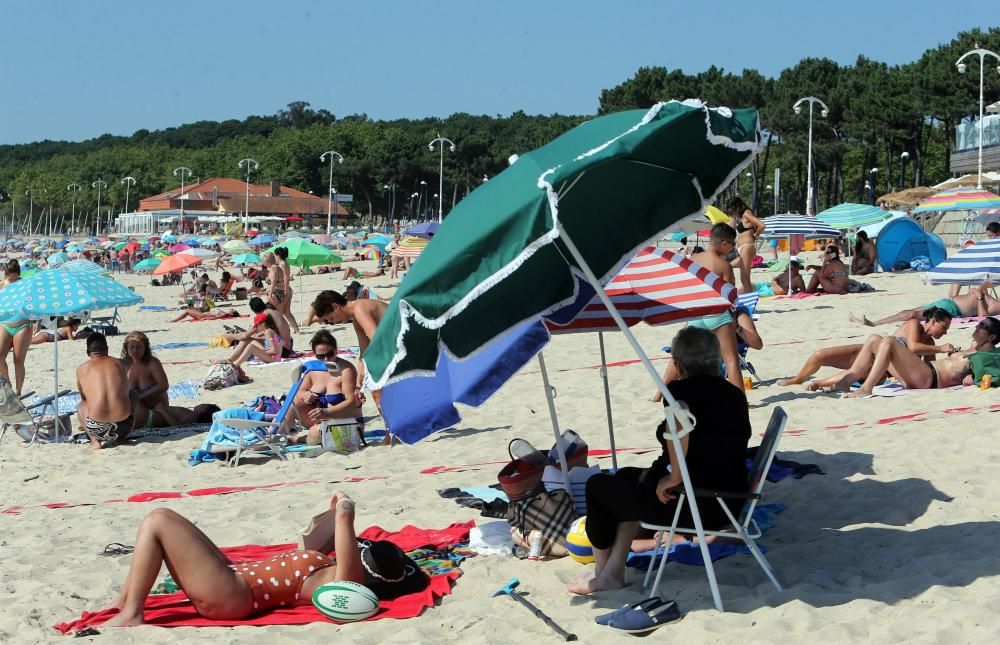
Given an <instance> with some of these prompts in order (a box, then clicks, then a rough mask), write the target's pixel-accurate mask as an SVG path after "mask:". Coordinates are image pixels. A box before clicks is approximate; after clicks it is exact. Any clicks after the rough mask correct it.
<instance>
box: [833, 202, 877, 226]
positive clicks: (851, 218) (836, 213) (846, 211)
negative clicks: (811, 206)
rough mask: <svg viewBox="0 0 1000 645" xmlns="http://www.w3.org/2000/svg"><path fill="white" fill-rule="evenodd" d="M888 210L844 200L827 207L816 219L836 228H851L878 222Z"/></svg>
mask: <svg viewBox="0 0 1000 645" xmlns="http://www.w3.org/2000/svg"><path fill="white" fill-rule="evenodd" d="M889 215H890V213H889V211H887V210H884V209H882V208H879V207H878V206H871V205H869V204H852V203H851V202H844V203H843V204H838V205H836V206H834V207H833V208H828V209H826V210H825V211H823V212H822V213H820V214H819V215H817V216H816V219H817V220H819V221H820V222H823V223H824V224H828V225H830V226H832V227H833V228H837V229H851V228H860V227H862V226H867V225H868V224H878V223H879V222H881V221H884V220H886V219H888V218H889Z"/></svg>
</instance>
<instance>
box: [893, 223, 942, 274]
mask: <svg viewBox="0 0 1000 645" xmlns="http://www.w3.org/2000/svg"><path fill="white" fill-rule="evenodd" d="M875 246H876V248H877V249H878V263H879V264H880V265H882V270H883V271H892V267H893V266H895V265H896V264H897V263H899V262H907V263H908V262H909V261H910V260H912V259H913V258H915V257H917V256H918V255H923V256H926V257H928V258H930V261H931V267H936V266H937V265H939V264H941V263H942V262H944V260H945V258H947V257H948V251H947V250H946V249H945V246H944V241H943V240H942V239H941V238H940V237H938V236H937V235H935V234H934V233H925V232H924V231H923V229H921V228H920V225H919V224H917V223H916V222H914V221H913V220H912V219H909V218H902V217H901V218H898V219H894V220H891V221H889V223H888V224H886V225H885V227H884V228H883V229H882V230H881V231H879V233H878V240H877V241H876V242H875Z"/></svg>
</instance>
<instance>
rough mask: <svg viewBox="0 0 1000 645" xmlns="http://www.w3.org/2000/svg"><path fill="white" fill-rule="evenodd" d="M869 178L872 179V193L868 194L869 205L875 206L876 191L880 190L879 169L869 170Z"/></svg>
mask: <svg viewBox="0 0 1000 645" xmlns="http://www.w3.org/2000/svg"><path fill="white" fill-rule="evenodd" d="M868 176H869V177H870V179H869V180H868V187H869V188H870V189H871V190H870V192H869V193H868V203H869V204H874V203H875V191H877V190H878V168H872V169H871V170H869V171H868Z"/></svg>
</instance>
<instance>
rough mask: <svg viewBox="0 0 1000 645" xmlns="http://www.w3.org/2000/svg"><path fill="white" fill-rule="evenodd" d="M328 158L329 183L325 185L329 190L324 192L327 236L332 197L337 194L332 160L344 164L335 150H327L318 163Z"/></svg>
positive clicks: (330, 227) (330, 218)
mask: <svg viewBox="0 0 1000 645" xmlns="http://www.w3.org/2000/svg"><path fill="white" fill-rule="evenodd" d="M327 157H330V183H329V184H327V187H328V188H329V189H328V190H327V191H326V234H327V235H329V234H330V231H331V230H333V228H332V224H331V221H332V218H333V217H332V216H333V196H334V194H335V193H336V192H337V191H336V190H334V189H333V158H334V157H336V158H337V162H338V163H344V155H342V154H340V153H339V152H337V151H336V150H327V151H326V152H324V153H323V154H321V155H320V156H319V160H320V162H321V163H322V162H324V161H326V158H327Z"/></svg>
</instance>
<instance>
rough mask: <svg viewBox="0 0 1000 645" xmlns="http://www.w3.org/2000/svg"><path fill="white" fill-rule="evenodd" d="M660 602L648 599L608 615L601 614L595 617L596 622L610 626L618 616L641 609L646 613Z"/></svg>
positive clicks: (654, 598)
mask: <svg viewBox="0 0 1000 645" xmlns="http://www.w3.org/2000/svg"><path fill="white" fill-rule="evenodd" d="M660 602H661V601H660V599H659V598H657V597H656V596H654V597H652V598H646V599H645V600H643V601H641V602H637V603H636V604H634V605H622V606H621V607H619V608H618V609H616V610H614V611H612V612H609V613H607V614H601V615H600V616H597V617H595V618H594V622H595V623H597V624H598V625H610V624H611V621H612V620H614V619H615V617H616V616H621V615H622V614H624V613H626V612H630V611H632V610H633V609H639V610H642V611H645V609H646V607H647V606H648V607H652V606H654V605H657V604H659V603H660Z"/></svg>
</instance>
